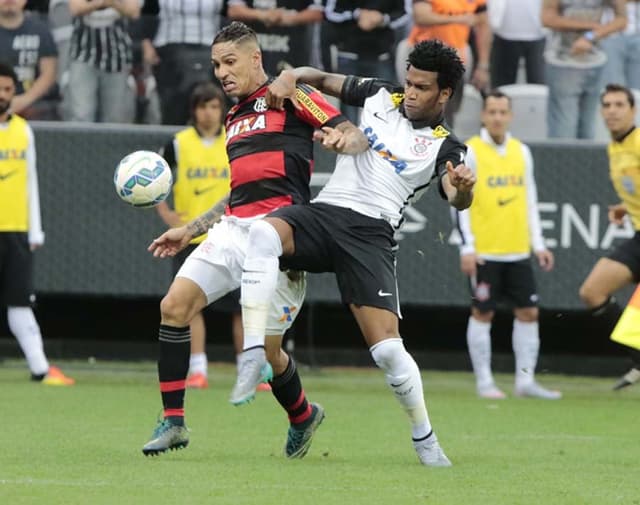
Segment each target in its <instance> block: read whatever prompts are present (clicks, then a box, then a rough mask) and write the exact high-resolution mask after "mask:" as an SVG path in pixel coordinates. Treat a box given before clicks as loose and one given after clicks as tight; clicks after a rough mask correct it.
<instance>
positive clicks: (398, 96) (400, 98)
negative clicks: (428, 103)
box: [391, 93, 404, 109]
mask: <svg viewBox="0 0 640 505" xmlns="http://www.w3.org/2000/svg"><path fill="white" fill-rule="evenodd" d="M391 102H392V103H393V106H394V107H395V108H396V109H397V108H398V107H400V104H401V103H402V102H404V93H391Z"/></svg>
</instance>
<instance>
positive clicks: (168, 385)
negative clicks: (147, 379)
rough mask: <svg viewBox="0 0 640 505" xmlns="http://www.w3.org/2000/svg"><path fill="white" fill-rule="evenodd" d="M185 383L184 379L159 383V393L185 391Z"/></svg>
mask: <svg viewBox="0 0 640 505" xmlns="http://www.w3.org/2000/svg"><path fill="white" fill-rule="evenodd" d="M186 382H187V381H186V380H185V379H182V380H179V381H170V382H161V383H160V392H161V393H170V392H171V391H180V390H181V389H185V387H186V386H185V384H186Z"/></svg>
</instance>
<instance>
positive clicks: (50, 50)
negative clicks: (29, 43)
mask: <svg viewBox="0 0 640 505" xmlns="http://www.w3.org/2000/svg"><path fill="white" fill-rule="evenodd" d="M38 32H39V34H40V51H39V56H40V57H41V58H49V57H57V56H58V46H57V45H56V43H55V41H54V40H53V35H52V34H51V30H49V27H48V26H47V25H45V24H44V23H42V24H41V23H38Z"/></svg>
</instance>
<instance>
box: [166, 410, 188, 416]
mask: <svg viewBox="0 0 640 505" xmlns="http://www.w3.org/2000/svg"><path fill="white" fill-rule="evenodd" d="M169 416H172V417H184V409H164V417H169Z"/></svg>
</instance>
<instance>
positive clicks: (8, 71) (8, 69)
mask: <svg viewBox="0 0 640 505" xmlns="http://www.w3.org/2000/svg"><path fill="white" fill-rule="evenodd" d="M0 76H2V77H11V79H13V84H14V85H16V86H17V85H18V76H17V74H16V71H15V70H14V69H13V65H10V64H9V63H6V62H4V61H0Z"/></svg>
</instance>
